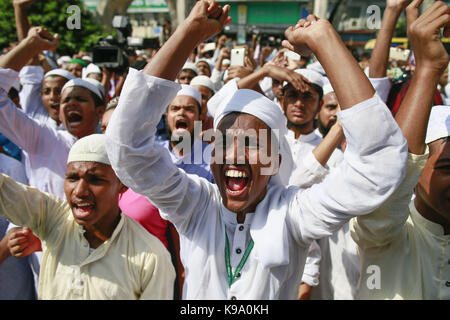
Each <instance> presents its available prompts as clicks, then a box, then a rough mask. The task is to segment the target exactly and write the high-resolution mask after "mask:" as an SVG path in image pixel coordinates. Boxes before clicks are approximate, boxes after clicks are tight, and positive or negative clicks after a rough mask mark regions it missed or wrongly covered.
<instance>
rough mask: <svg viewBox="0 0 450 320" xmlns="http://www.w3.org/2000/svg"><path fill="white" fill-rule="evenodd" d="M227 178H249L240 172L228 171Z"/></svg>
mask: <svg viewBox="0 0 450 320" xmlns="http://www.w3.org/2000/svg"><path fill="white" fill-rule="evenodd" d="M225 176H226V177H230V178H247V174H246V173H245V172H244V171H239V170H227V171H226V172H225Z"/></svg>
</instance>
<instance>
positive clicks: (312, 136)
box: [286, 130, 320, 142]
mask: <svg viewBox="0 0 450 320" xmlns="http://www.w3.org/2000/svg"><path fill="white" fill-rule="evenodd" d="M286 137H287V139H288V141H295V140H297V141H299V142H312V141H314V140H316V139H318V138H320V137H319V136H318V135H317V134H316V133H315V132H314V131H312V132H311V133H308V134H301V135H300V137H298V139H295V133H294V131H292V130H288V131H287V134H286Z"/></svg>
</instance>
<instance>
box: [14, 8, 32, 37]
mask: <svg viewBox="0 0 450 320" xmlns="http://www.w3.org/2000/svg"><path fill="white" fill-rule="evenodd" d="M34 1H35V0H14V1H13V6H14V17H15V19H16V29H17V38H18V40H19V41H22V40H23V39H25V38H26V37H27V34H28V30H29V29H30V22H29V21H28V15H27V9H28V8H29V7H30V6H31V5H32V4H33V2H34Z"/></svg>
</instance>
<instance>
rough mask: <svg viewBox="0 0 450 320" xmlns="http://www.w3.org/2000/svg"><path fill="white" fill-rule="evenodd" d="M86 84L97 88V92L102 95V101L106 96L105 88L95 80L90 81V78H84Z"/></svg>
mask: <svg viewBox="0 0 450 320" xmlns="http://www.w3.org/2000/svg"><path fill="white" fill-rule="evenodd" d="M84 80H85V81H87V82H90V83H92V84H93V85H94V86H96V87H97V89H98V91H100V93H101V94H102V97H101V99H102V100H104V99H105V94H106V90H105V87H104V86H103V85H102V84H101V82H100V81H98V80H96V79H92V78H85V79H84Z"/></svg>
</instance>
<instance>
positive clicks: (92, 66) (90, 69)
mask: <svg viewBox="0 0 450 320" xmlns="http://www.w3.org/2000/svg"><path fill="white" fill-rule="evenodd" d="M91 73H98V74H102V69H100V67H99V66H97V65H95V64H93V63H90V64H89V65H88V66H87V67H86V70H85V78H86V77H87V76H88V75H89V74H91Z"/></svg>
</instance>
